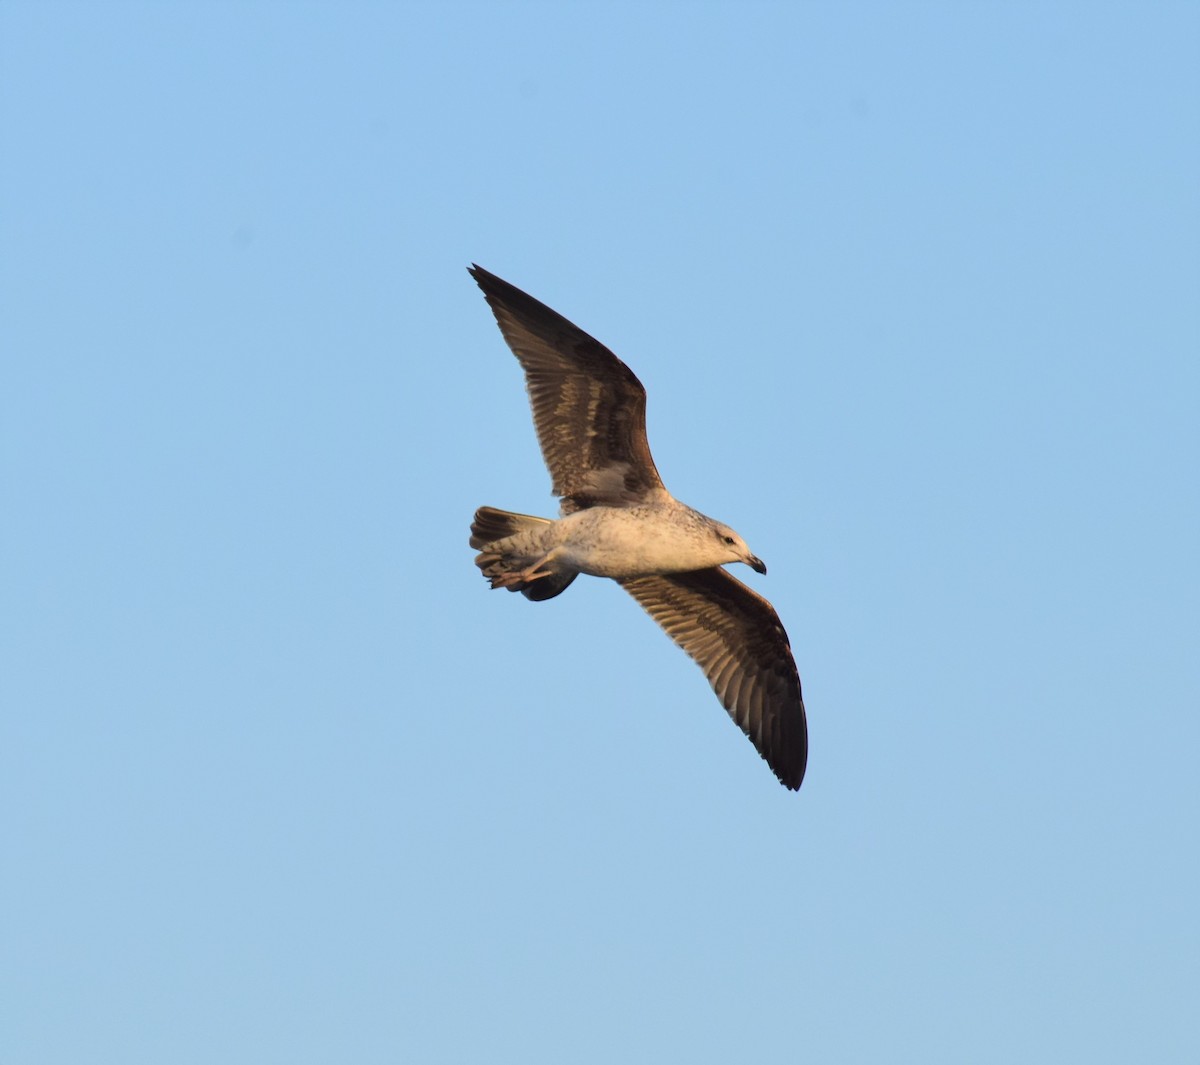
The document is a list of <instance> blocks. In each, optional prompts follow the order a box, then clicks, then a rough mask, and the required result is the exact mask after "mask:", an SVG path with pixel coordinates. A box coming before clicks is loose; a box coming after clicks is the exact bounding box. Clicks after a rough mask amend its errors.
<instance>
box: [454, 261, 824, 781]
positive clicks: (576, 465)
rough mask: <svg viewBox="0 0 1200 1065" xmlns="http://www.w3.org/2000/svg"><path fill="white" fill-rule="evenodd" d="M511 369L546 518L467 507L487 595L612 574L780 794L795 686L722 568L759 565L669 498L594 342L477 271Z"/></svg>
mask: <svg viewBox="0 0 1200 1065" xmlns="http://www.w3.org/2000/svg"><path fill="white" fill-rule="evenodd" d="M471 276H472V277H474V278H475V280H476V282H477V283H478V284H479V287H480V288H481V289H482V290H483V293H484V295H485V297H486V298H487V301H488V304H489V305H490V306H491V308H492V311H493V313H494V314H495V316H496V321H497V323H498V324H499V326H500V330H501V332H502V333H503V335H504V339H505V340H506V341H507V343H508V345H509V347H510V348H511V349H512V351H513V353H514V354H515V355H516V356H517V359H518V360H519V361H520V363H521V367H522V369H524V371H525V379H526V385H527V388H528V391H529V398H530V405H531V406H532V409H533V420H534V425H535V427H536V429H537V435H538V441H539V443H540V444H541V448H542V454H543V456H544V457H545V460H546V466H547V467H548V468H549V470H550V477H551V480H552V483H553V487H554V492H555V494H556V495H558V496H560V497H561V509H560V517H559V520H558V521H549V520H547V519H545V518H536V517H532V516H529V515H523V514H513V513H510V512H508V511H502V510H497V509H495V508H493V507H481V508H480V509H479V510H478V511H477V512H476V515H475V521H474V523H473V525H472V527H471V546H472V547H474V548H475V549H476V550H478V551H479V552H480V553H479V554H478V555H477V556H476V559H475V563H476V565H477V566H479V568H480V569H481V570H482V571H483V573H484V575H485V576H486V577H487V578H488V580H489V582H490V583H491V585H492V587H493V588H507V589H508V590H509V591H519V592H521V593H522V594H524V595H525V596H526V597H528V598H529V599H533V600H535V601H540V600H544V599H550V598H552V597H553V596H555V595H558V594H559V593H561V592H562V591H563V590H565V589H566V587H567V586H568V585H569V584H570V583H571V581H572V580H574V579H575V577H576V576H577V575H578V574H579V573H592V574H594V575H597V576H606V577H612V578H613V579H614V580H616V581H617V582H618V583H619V584H620V585H621V586H622V587H623V588H624V589H625V590H626V591H627V592H629V594H630V595H632V596H633V597H634V598H635V599H636V600H637V601H638V602H639V603H640V604H641V605H642V606H643V607H644V608H645V610H646V611H647V612H648V613H649V614H650V616H651V617H653V618H654V620H655V621H657V622H658V624H659V625H660V626H662V628H663V629H664V630H665V631H666V632H667V634H668V635H669V636H670V637H671V638H672V639H673V640H674V641H675V642H676V643H677V644H678V645H679V646H680V647H681V648H682V649H683V650H684V651H686V652H687V653H688V654H689V655H690V656H691V657H692V658H693V659H694V660H695V661H696V662H697V663H698V664H699V666H700V667H701V669H703V670H704V673H705V676H707V677H708V680H709V683H710V684H712V686H713V690H714V691H715V692H716V693H717V696H718V698H719V699H720V700H721V703H722V705H723V706H724V707H725V709H726V710H727V711H728V712H729V714H730V716H731V717H732V718H733V720H734V721H735V722H736V723H737V724H738V725H739V726H740V727H741V729H742V731H743V732H745V734H746V735H747V736H748V737H749V738H750V740H751V742H752V743H753V744H754V746H755V747H756V748H757V750H758V752H759V753H760V754H761V755H762V757H763V758H764V759H765V760H766V761H767V763H768V764H769V765H770V767H771V768H772V769H773V770H774V772H775V775H776V776H777V777H778V778H779V780H780V782H781V783H783V784H784V785H785V786H786V787H788V788H793V789H794V788H799V787H800V782H801V781H802V780H803V779H804V769H805V764H806V761H807V757H808V731H807V724H806V721H805V713H804V700H803V697H802V695H801V691H800V677H799V675H798V674H797V672H796V664H795V661H794V660H793V658H792V652H791V647H790V645H789V642H788V637H787V633H786V632H785V631H784V629H783V626H782V625H781V624H780V621H779V617H778V615H777V614H776V613H775V610H774V608H773V607H772V606H771V604H770V603H768V602H767V600H765V599H764V598H763V597H762V596H760V595H759V594H758V593H757V592H755V591H753V590H752V589H750V588H749V587H747V586H746V585H745V584H743V583H742V582H741V581H739V580H737V579H736V578H735V577H733V576H731V575H730V574H729V573H728V572H726V571H725V569H723V568H722V566H723V564H724V563H727V562H745V563H746V564H747V565H749V566H751V567H752V568H754V569H756V570H758V571H759V572H761V573H765V572H766V567H765V566H764V565H763V564H762V562H760V561H759V559H758V558H757V557H755V556H754V555H753V554H752V553H751V551H750V549H749V548H748V547H747V546H746V543H745V541H744V540H742V538H741V537H740V536H738V534H737V533H735V532H734V531H733V530H732V529H730V528H729V527H728V526H725V525H722V524H721V523H720V522H716V521H714V520H713V519H711V518H708V517H706V516H705V515H703V514H700V513H699V512H698V511H695V510H693V509H692V508H690V507H687V506H685V505H684V504H682V503H680V502H678V501H677V500H675V499H674V498H673V497H672V496H671V495H670V493H669V492H668V491H667V490H666V488H665V487H664V486H663V483H662V479H661V478H660V477H659V475H658V470H657V469H656V468H655V465H654V459H653V458H652V457H651V455H650V446H649V444H648V443H647V441H646V391H645V389H644V388H643V387H642V384H641V382H640V381H639V380H638V379H637V377H636V376H634V374H633V371H632V370H630V369H629V367H628V366H626V365H625V364H624V363H623V362H621V360H620V359H618V358H617V357H616V356H615V355H614V354H613V353H612V352H611V351H609V350H608V349H607V348H606V347H605V346H604V345H603V344H601V343H600V342H599V341H598V340H596V339H594V338H593V337H591V336H589V335H588V334H587V333H585V332H583V330H581V329H579V328H578V327H577V326H575V325H573V324H572V323H571V322H569V321H567V319H565V318H563V317H562V316H561V315H559V314H557V313H555V312H554V311H552V310H551V309H550V308H549V307H547V306H545V305H544V304H542V303H539V302H538V301H537V300H535V299H534V298H533V297H532V296H529V295H527V294H526V293H524V292H522V291H521V290H520V289H518V288H515V287H514V286H513V285H510V284H509V283H508V282H507V281H503V280H501V279H500V278H498V277H496V276H495V275H494V274H490V273H488V272H487V271H486V270H484V269H482V268H481V267H478V266H474V267H472V268H471Z"/></svg>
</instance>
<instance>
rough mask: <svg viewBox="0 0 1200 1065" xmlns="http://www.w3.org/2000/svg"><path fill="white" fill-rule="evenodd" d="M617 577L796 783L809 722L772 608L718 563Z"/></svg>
mask: <svg viewBox="0 0 1200 1065" xmlns="http://www.w3.org/2000/svg"><path fill="white" fill-rule="evenodd" d="M619 583H620V584H621V586H622V587H623V588H624V589H625V590H626V591H627V592H628V593H629V594H630V595H632V596H633V597H634V599H636V600H637V601H638V602H639V603H641V604H642V606H643V607H644V608H645V609H646V611H647V612H648V613H649V614H650V616H651V617H652V618H654V620H655V621H657V622H658V623H659V625H661V626H662V627H663V629H664V630H666V632H667V635H669V636H670V637H671V639H673V640H674V641H675V642H676V643H677V644H679V646H680V647H682V648H683V649H684V650H685V651H686V652H687V653H688V654H689V655H691V656H692V658H693V659H695V660H696V662H697V663H698V664H699V666H700V668H701V669H703V670H704V674H705V676H707V677H708V680H709V683H710V684H711V685H712V686H713V691H715V692H716V693H717V697H718V698H719V699H720V700H721V702H722V704H723V705H724V707H725V709H726V710H728V711H729V716H730V717H732V718H733V720H734V721H736V722H737V724H738V725H739V726H741V729H742V731H743V732H744V733H745V734H746V735H747V736H749V737H750V742H751V743H753V744H754V746H755V747H756V748H757V749H758V753H759V754H761V755H762V756H763V758H764V759H766V762H767V764H768V765H769V766H770V767H771V768H772V769H773V770H774V771H775V775H776V776H777V777H778V778H779V781H780V783H781V784H783V785H784V786H785V787H788V788H792V789H793V790H794V789H796V788H798V787H800V782H801V781H802V780H803V779H804V767H805V764H806V763H807V761H808V724H807V722H806V720H805V716H804V699H803V697H802V696H801V694H800V676H799V674H798V673H797V672H796V663H795V660H794V659H793V658H792V650H791V645H790V644H789V642H788V638H787V633H786V632H784V630H783V626H782V625H781V624H780V623H779V615H778V614H776V613H775V608H774V607H772V606H771V604H770V603H768V602H767V601H766V600H765V599H764V598H763V597H762V596H761V595H758V594H757V593H756V592H754V591H753V590H752V589H750V588H748V587H747V586H746V585H744V584H743V583H742V582H741V581H739V580H738V579H737V578H735V577H731V576H730V575H729V574H728V573H727V572H726V571H725V570H724V569H721V568H720V567H718V568H716V569H703V570H696V571H694V572H691V573H673V574H665V575H662V576H655V577H636V578H633V579H632V580H625V581H620V582H619Z"/></svg>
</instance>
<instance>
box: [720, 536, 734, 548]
mask: <svg viewBox="0 0 1200 1065" xmlns="http://www.w3.org/2000/svg"><path fill="white" fill-rule="evenodd" d="M722 539H723V540H724V541H725V542H726V543H727V544H728V545H729V546H730V547H732V546H733V537H732V536H724V537H722Z"/></svg>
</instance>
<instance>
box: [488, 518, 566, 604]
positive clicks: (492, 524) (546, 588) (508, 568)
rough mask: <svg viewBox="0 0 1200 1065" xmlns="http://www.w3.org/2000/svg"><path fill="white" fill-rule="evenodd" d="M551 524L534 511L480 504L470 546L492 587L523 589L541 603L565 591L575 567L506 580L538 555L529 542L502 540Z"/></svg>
mask: <svg viewBox="0 0 1200 1065" xmlns="http://www.w3.org/2000/svg"><path fill="white" fill-rule="evenodd" d="M550 524H552V523H551V522H550V521H549V520H547V519H546V518H535V517H534V516H533V515H531V514H515V513H513V512H512V511H508V510H497V509H496V508H495V507H480V508H479V509H478V510H477V511H475V520H474V521H473V522H471V540H470V543H471V546H472V547H473V548H475V550H476V551H478V552H479V554H478V555H476V556H475V565H477V566H478V567H479V568H480V570H482V571H483V575H484V576H485V577H487V578H488V580H489V582H490V583H491V585H492V587H493V588H507V589H508V590H509V591H510V592H520V593H521V594H522V595H523V596H525V598H526V599H530V600H532V601H533V602H535V603H540V602H542V601H543V600H546V599H553V598H554V597H555V596H556V595H560V594H561V593H562V592H564V591H566V589H567V586H568V585H569V584H570V583H571V582H572V581H573V580H574V579H575V578H576V576H577V575H578V574H577V572H576V571H575V570H563V571H560V572H556V573H551V574H550V575H549V576H548V577H539V578H538V579H537V580H534V581H527V582H525V581H515V582H510V581H507V580H505V578H506V577H508V576H509V575H511V574H513V573H519V572H520V571H521V570H522V569H524V568H525V567H526V566H528V565H530V564H531V563H533V562H534V561H536V560H537V558H538V557H539V554H536V553H535V554H532V555H531V554H530V553H529V546H530V544H529V542H526V543H521V542H520V541H517V542H515V543H511V544H506V543H504V542H503V541H505V540H508V539H509V538H510V537H516V536H519V535H520V534H522V533H532V534H536V533H537V531H538V530H539V529H541V528H542V527H543V526H546V525H550ZM529 539H530V542H536V535H534V536H531V537H530V538H529Z"/></svg>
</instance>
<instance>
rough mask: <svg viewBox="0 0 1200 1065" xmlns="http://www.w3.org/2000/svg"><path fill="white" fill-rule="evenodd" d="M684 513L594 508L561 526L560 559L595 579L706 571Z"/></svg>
mask: <svg viewBox="0 0 1200 1065" xmlns="http://www.w3.org/2000/svg"><path fill="white" fill-rule="evenodd" d="M679 518H680V515H679V512H678V511H674V512H672V511H669V510H667V509H665V508H662V507H656V506H648V507H636V508H629V509H625V508H616V507H592V508H590V509H588V510H582V511H579V512H578V513H576V514H569V515H567V517H565V518H561V519H559V521H558V522H557V523H556V525H557V531H558V533H559V535H560V536H561V539H560V541H559V543H560V551H559V556H560V557H561V558H562V559H563V560H564V561H567V562H569V563H570V564H571V565H572V566H575V567H577V568H578V569H579V571H580V572H581V573H587V574H590V575H591V576H593V577H640V576H645V575H647V574H651V573H672V572H676V573H677V572H679V571H681V570H691V569H699V568H703V567H704V566H705V565H707V564H708V563H707V561H702V562H700V563H699V564H698V563H697V560H696V557H695V551H696V535H695V532H694V531H693V529H692V528H691V527H690V526H689V525H688V524H687V523H686V519H685V521H684V523H683V524H681V523H680V521H679Z"/></svg>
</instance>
